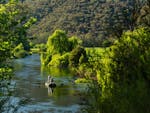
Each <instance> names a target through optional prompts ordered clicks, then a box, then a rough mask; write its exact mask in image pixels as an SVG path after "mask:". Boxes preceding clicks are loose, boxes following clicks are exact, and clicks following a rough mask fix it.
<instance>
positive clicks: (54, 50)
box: [41, 30, 84, 67]
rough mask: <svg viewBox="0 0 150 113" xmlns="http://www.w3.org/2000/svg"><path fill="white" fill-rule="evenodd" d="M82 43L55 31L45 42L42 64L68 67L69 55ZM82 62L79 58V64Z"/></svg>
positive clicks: (75, 38) (73, 37) (77, 39)
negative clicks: (45, 47) (45, 49)
mask: <svg viewBox="0 0 150 113" xmlns="http://www.w3.org/2000/svg"><path fill="white" fill-rule="evenodd" d="M81 43H82V41H81V40H80V39H79V38H77V37H75V36H72V37H71V38H68V36H67V34H66V33H65V32H64V31H62V30H56V31H55V32H54V33H53V34H52V35H51V36H49V38H48V41H47V51H46V53H45V55H44V56H42V58H41V60H42V64H44V65H48V66H56V67H67V66H68V65H69V60H68V59H69V58H70V53H68V52H71V51H72V50H73V49H74V48H77V46H79V45H80V44H81ZM82 62H84V58H82V57H81V58H80V63H82Z"/></svg>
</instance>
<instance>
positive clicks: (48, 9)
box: [22, 0, 143, 46]
mask: <svg viewBox="0 0 150 113" xmlns="http://www.w3.org/2000/svg"><path fill="white" fill-rule="evenodd" d="M22 3H23V4H24V5H25V7H26V8H27V9H28V11H29V12H30V15H32V16H34V17H36V18H37V19H38V21H37V23H36V24H35V25H34V26H32V27H31V28H30V29H29V31H28V35H29V37H31V38H35V39H36V40H35V42H36V43H41V42H46V41H47V38H48V36H49V35H50V34H52V32H54V31H55V30H56V29H62V30H65V31H66V32H68V34H69V35H70V36H72V35H77V36H78V37H80V38H81V39H82V40H84V43H83V44H84V45H85V46H102V42H103V40H104V39H106V38H108V37H109V38H110V37H112V35H113V36H114V35H115V36H120V35H121V34H122V32H123V30H132V29H133V28H134V27H135V22H136V19H137V16H138V15H137V14H138V13H139V10H140V8H141V6H142V5H143V4H142V3H141V2H140V0H32V1H31V0H25V1H24V2H22Z"/></svg>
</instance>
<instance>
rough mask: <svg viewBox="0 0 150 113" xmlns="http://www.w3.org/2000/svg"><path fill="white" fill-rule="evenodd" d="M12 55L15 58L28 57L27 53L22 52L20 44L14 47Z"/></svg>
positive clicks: (22, 48)
mask: <svg viewBox="0 0 150 113" xmlns="http://www.w3.org/2000/svg"><path fill="white" fill-rule="evenodd" d="M12 53H13V56H14V57H15V58H23V57H25V56H27V55H28V52H27V51H26V50H24V47H23V44H22V43H20V44H19V45H18V46H16V47H15V48H14V50H13V52H12Z"/></svg>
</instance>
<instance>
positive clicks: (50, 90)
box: [47, 87, 54, 96]
mask: <svg viewBox="0 0 150 113" xmlns="http://www.w3.org/2000/svg"><path fill="white" fill-rule="evenodd" d="M47 89H48V96H52V94H53V91H54V88H51V87H47Z"/></svg>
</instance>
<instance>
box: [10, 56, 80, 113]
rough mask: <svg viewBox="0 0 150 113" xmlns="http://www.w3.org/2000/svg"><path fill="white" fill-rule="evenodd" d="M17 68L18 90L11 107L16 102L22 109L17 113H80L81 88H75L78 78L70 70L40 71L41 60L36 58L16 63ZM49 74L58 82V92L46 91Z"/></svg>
mask: <svg viewBox="0 0 150 113" xmlns="http://www.w3.org/2000/svg"><path fill="white" fill-rule="evenodd" d="M14 66H15V78H14V81H15V82H16V88H15V91H14V93H13V94H12V96H11V101H10V102H9V103H10V104H13V102H14V101H16V103H15V104H16V106H19V107H17V111H16V113H20V112H22V113H27V112H52V113H64V112H71V113H76V112H78V113H80V112H79V110H80V108H81V105H80V104H79V103H80V101H81V100H80V94H81V91H82V90H81V89H80V88H81V86H77V85H76V84H74V82H73V81H74V79H75V78H74V76H73V73H71V72H70V71H69V70H67V69H60V70H59V69H58V68H50V69H45V68H42V69H40V68H41V66H40V58H39V55H36V54H35V55H31V56H29V57H26V58H23V59H17V60H15V61H14ZM49 74H50V75H51V76H52V77H53V78H54V80H55V83H56V85H57V86H56V88H50V87H45V81H46V80H47V76H48V75H49ZM37 106H38V107H37Z"/></svg>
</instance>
